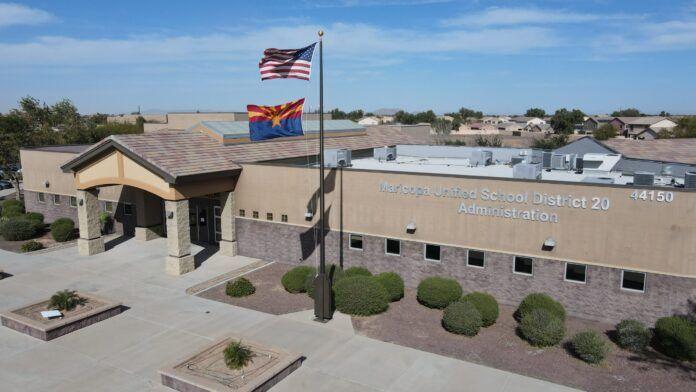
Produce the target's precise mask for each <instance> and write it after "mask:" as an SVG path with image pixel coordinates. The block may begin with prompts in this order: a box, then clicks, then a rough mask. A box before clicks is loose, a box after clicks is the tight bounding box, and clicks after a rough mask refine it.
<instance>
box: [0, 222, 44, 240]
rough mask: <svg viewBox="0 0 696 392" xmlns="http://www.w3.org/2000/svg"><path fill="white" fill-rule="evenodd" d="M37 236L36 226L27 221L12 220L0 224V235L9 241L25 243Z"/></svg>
mask: <svg viewBox="0 0 696 392" xmlns="http://www.w3.org/2000/svg"><path fill="white" fill-rule="evenodd" d="M35 234H36V227H35V225H34V224H33V223H32V222H30V221H28V220H26V219H19V218H12V219H9V220H7V221H5V222H3V223H0V235H1V236H2V237H3V238H5V239H6V240H7V241H24V240H28V239H30V238H31V237H33V236H34V235H35Z"/></svg>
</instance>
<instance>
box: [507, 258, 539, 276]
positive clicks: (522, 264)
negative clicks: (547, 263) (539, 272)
mask: <svg viewBox="0 0 696 392" xmlns="http://www.w3.org/2000/svg"><path fill="white" fill-rule="evenodd" d="M533 268H534V263H533V262H532V258H531V257H522V256H515V259H514V266H513V269H512V272H514V273H516V274H522V275H532V271H533Z"/></svg>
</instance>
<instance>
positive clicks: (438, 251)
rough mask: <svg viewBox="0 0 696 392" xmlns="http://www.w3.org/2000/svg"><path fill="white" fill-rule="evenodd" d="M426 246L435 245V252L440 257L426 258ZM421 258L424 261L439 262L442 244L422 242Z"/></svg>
mask: <svg viewBox="0 0 696 392" xmlns="http://www.w3.org/2000/svg"><path fill="white" fill-rule="evenodd" d="M428 246H436V247H437V254H438V256H439V257H440V258H439V259H430V258H428ZM423 260H425V261H432V262H434V263H441V262H442V246H440V245H438V244H428V243H424V244H423Z"/></svg>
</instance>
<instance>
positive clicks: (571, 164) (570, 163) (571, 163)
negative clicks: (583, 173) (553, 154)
mask: <svg viewBox="0 0 696 392" xmlns="http://www.w3.org/2000/svg"><path fill="white" fill-rule="evenodd" d="M577 157H578V154H568V155H566V168H568V169H570V170H575V163H576V162H575V158H577Z"/></svg>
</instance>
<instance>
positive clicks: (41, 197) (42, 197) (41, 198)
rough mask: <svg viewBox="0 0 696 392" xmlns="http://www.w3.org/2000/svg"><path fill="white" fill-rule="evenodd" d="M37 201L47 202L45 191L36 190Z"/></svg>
mask: <svg viewBox="0 0 696 392" xmlns="http://www.w3.org/2000/svg"><path fill="white" fill-rule="evenodd" d="M36 202H37V203H41V204H46V194H45V193H43V192H36Z"/></svg>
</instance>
